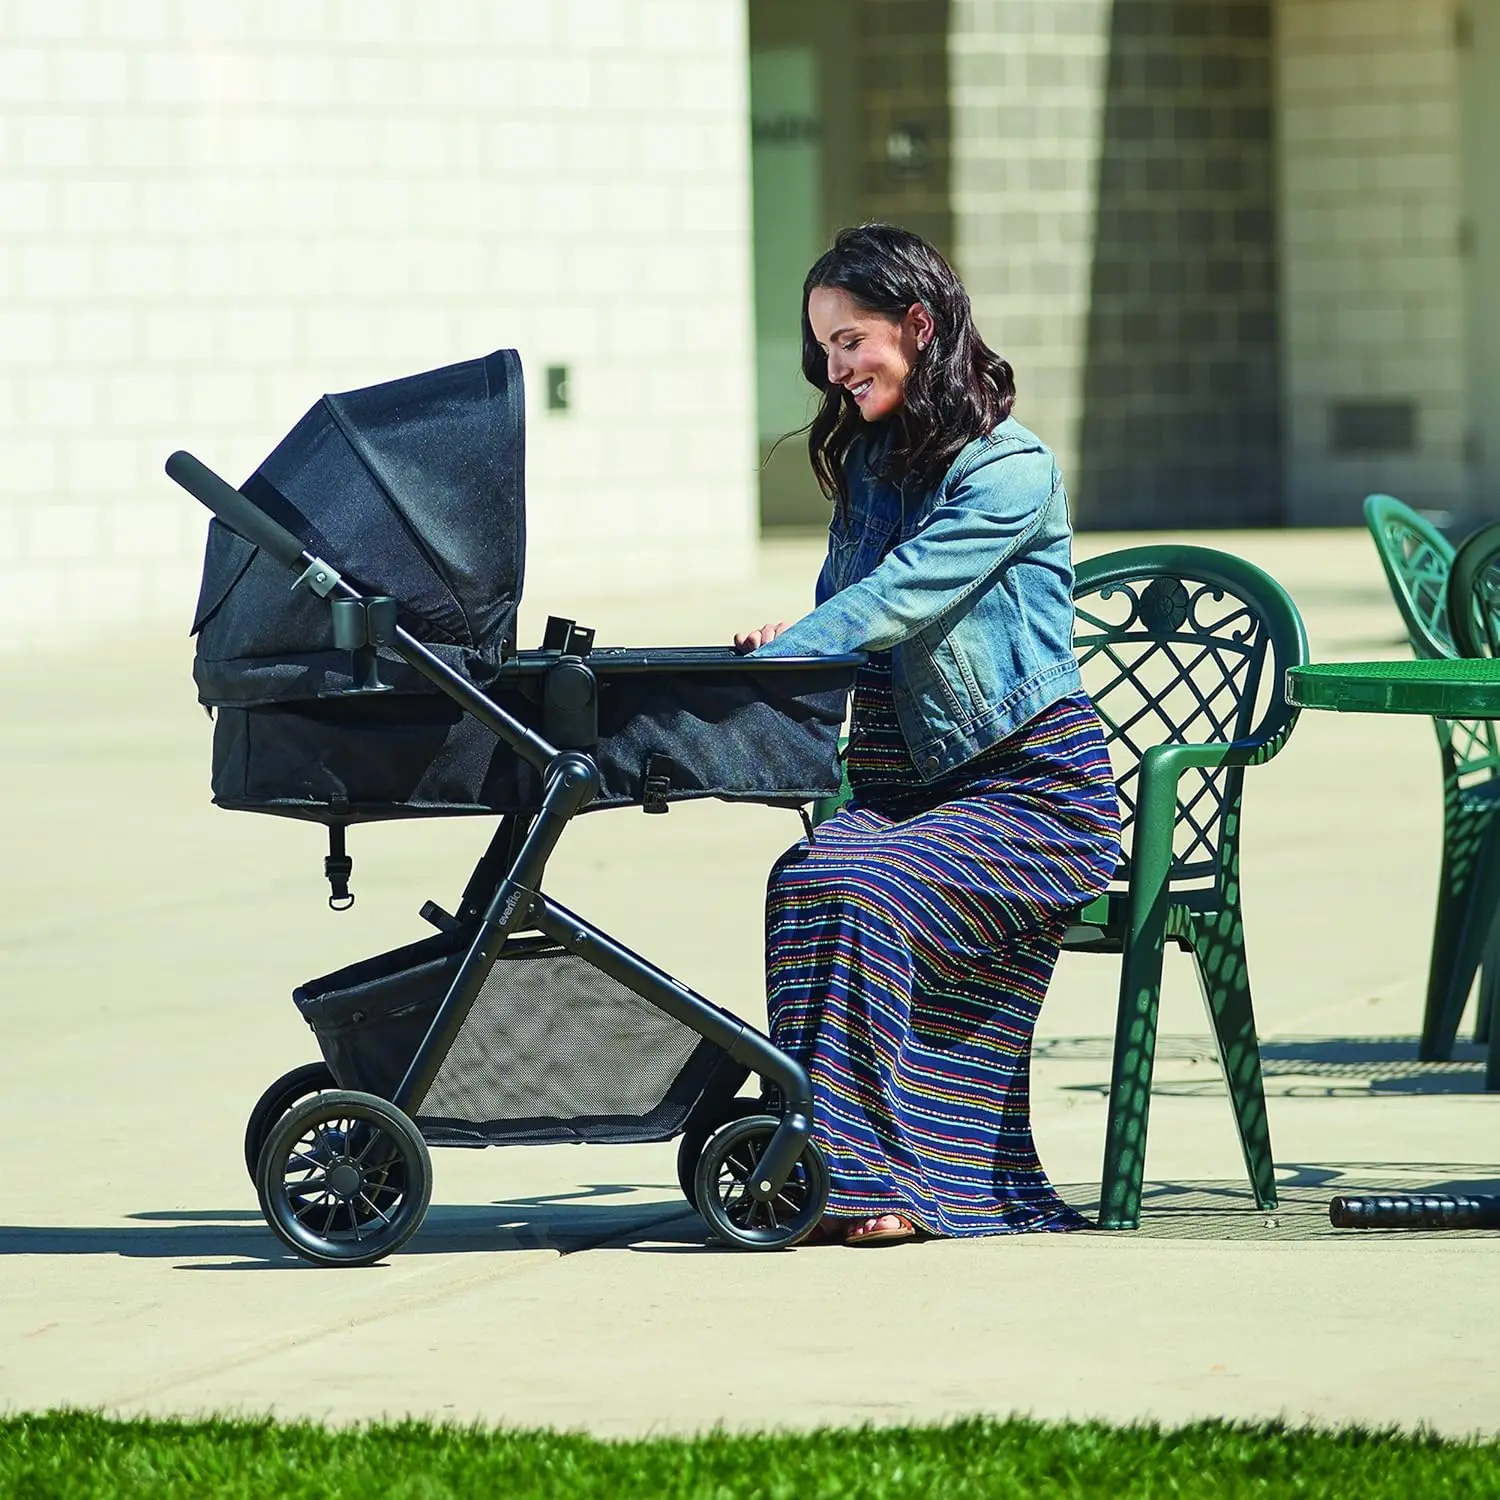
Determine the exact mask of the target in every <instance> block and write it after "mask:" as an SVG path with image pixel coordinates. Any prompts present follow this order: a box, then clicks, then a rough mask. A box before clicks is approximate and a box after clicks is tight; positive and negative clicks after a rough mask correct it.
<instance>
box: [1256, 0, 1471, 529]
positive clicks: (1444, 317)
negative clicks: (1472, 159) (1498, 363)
mask: <svg viewBox="0 0 1500 1500" xmlns="http://www.w3.org/2000/svg"><path fill="white" fill-rule="evenodd" d="M1276 25H1277V33H1278V44H1277V75H1278V76H1277V84H1278V96H1279V103H1280V109H1279V116H1278V125H1279V132H1280V138H1279V147H1280V156H1281V175H1282V184H1283V187H1282V197H1281V248H1282V266H1283V300H1282V309H1283V328H1284V364H1283V382H1282V390H1283V409H1284V412H1285V424H1284V425H1285V431H1286V435H1287V453H1286V465H1287V470H1286V472H1287V481H1286V483H1287V496H1288V512H1289V516H1288V518H1289V519H1290V520H1292V521H1295V522H1300V523H1309V524H1338V523H1350V522H1355V521H1357V520H1358V519H1359V514H1360V510H1359V507H1360V504H1361V501H1362V499H1363V497H1364V496H1365V494H1367V493H1368V492H1370V491H1372V490H1388V491H1391V492H1393V493H1395V494H1396V495H1399V496H1400V497H1402V498H1403V499H1405V500H1407V501H1408V502H1410V503H1411V504H1414V505H1417V506H1421V507H1425V508H1430V509H1434V510H1439V511H1448V512H1450V513H1455V514H1458V513H1462V512H1463V510H1464V509H1465V504H1466V496H1465V487H1466V476H1465V460H1464V427H1465V358H1464V328H1463V321H1464V315H1463V284H1462V259H1461V233H1460V224H1461V218H1462V205H1461V200H1460V154H1459V105H1458V54H1457V46H1456V30H1457V28H1456V27H1455V14H1454V10H1453V7H1452V6H1450V5H1449V4H1447V3H1443V0H1278V3H1277V7H1276Z"/></svg>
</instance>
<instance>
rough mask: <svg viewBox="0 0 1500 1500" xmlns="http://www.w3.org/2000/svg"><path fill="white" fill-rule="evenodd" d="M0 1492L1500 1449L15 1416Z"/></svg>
mask: <svg viewBox="0 0 1500 1500" xmlns="http://www.w3.org/2000/svg"><path fill="white" fill-rule="evenodd" d="M0 1495H4V1496H6V1497H14V1500H42V1497H48V1500H50V1497H53V1496H66V1497H74V1496H77V1497H86V1496H110V1497H112V1500H113V1497H116V1496H136V1495H139V1496H149V1497H151V1500H175V1497H178V1496H181V1497H184V1500H187V1497H191V1500H207V1497H218V1496H244V1497H247V1500H248V1497H255V1500H262V1497H275V1500H303V1497H305V1500H337V1497H341V1496H350V1497H354V1496H358V1497H359V1500H446V1497H448V1496H476V1497H477V1496H483V1497H486V1500H489V1497H504V1500H532V1497H547V1500H551V1497H554V1496H555V1497H558V1500H563V1497H566V1500H595V1497H598V1500H605V1497H608V1500H617V1497H620V1496H635V1495H639V1496H650V1497H652V1500H678V1497H684V1500H685V1497H689V1496H691V1497H694V1500H700V1497H701V1500H731V1497H740V1496H746V1497H749V1496H755V1497H761V1500H824V1497H827V1500H835V1497H836V1500H845V1497H851V1496H852V1497H855V1500H870V1497H875V1496H885V1495H890V1496H899V1497H902V1500H916V1497H923V1496H937V1497H942V1500H965V1497H969V1496H981V1495H983V1496H1017V1497H1025V1500H1052V1497H1054V1496H1088V1497H1090V1500H1094V1497H1108V1500H1116V1497H1134V1496H1150V1497H1153V1500H1158V1497H1159V1500H1166V1497H1174V1500H1175V1497H1179V1496H1197V1495H1214V1496H1271V1495H1276V1496H1280V1495H1287V1496H1296V1497H1304V1496H1306V1497H1311V1496H1330V1497H1334V1496H1337V1497H1340V1500H1343V1497H1347V1496H1358V1497H1359V1500H1385V1497H1391V1500H1395V1497H1398V1496H1399V1497H1400V1500H1410V1497H1414V1496H1420V1497H1422V1500H1427V1497H1431V1496H1438V1497H1448V1496H1470V1495H1494V1496H1500V1443H1494V1442H1488V1443H1477V1442H1470V1443H1458V1442H1447V1441H1443V1440H1441V1439H1438V1438H1436V1437H1432V1436H1426V1435H1416V1436H1412V1435H1403V1434H1397V1433H1389V1432H1367V1431H1362V1430H1358V1429H1346V1430H1342V1431H1337V1432H1334V1431H1318V1430H1314V1429H1307V1428H1288V1427H1283V1426H1280V1425H1277V1424H1266V1425H1259V1426H1239V1425H1234V1424H1229V1423H1223V1422H1201V1423H1197V1424H1195V1425H1193V1426H1190V1427H1182V1428H1177V1429H1175V1430H1168V1431H1163V1430H1162V1429H1160V1428H1157V1427H1151V1426H1139V1427H1126V1428H1116V1427H1105V1426H1102V1425H1100V1424H1097V1423H1076V1424H1073V1423H1070V1424H1056V1425H1054V1424H1047V1423H1040V1422H1026V1421H1009V1422H989V1421H968V1422H959V1423H956V1424H954V1425H952V1426H947V1427H908V1428H884V1429H869V1428H866V1429H860V1430H855V1431H842V1432H841V1431H827V1430H825V1431H822V1432H814V1433H808V1434H802V1435H772V1436H750V1437H731V1436H727V1435H722V1434H715V1435H712V1436H708V1437H701V1438H694V1439H690V1440H686V1441H677V1440H672V1439H665V1438H663V1439H653V1440H649V1441H641V1442H620V1443H606V1442H598V1441H596V1440H594V1439H591V1438H587V1437H581V1436H575V1435H570V1434H562V1433H551V1432H505V1431H488V1430H481V1429H473V1428H460V1427H434V1426H430V1425H428V1424H425V1423H419V1422H402V1423H394V1424H389V1425H372V1426H366V1427H356V1428H346V1429H342V1430H333V1429H328V1428H323V1427H317V1426H312V1425H307V1424H278V1423H275V1422H270V1421H264V1422H229V1421H203V1422H167V1421H136V1422H118V1421H110V1420H107V1419H105V1418H103V1417H100V1416H96V1415H93V1414H91V1413H87V1412H52V1413H48V1414H46V1415H44V1416H20V1417H9V1418H5V1419H0Z"/></svg>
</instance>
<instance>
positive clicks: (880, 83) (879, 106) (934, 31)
mask: <svg viewBox="0 0 1500 1500" xmlns="http://www.w3.org/2000/svg"><path fill="white" fill-rule="evenodd" d="M747 3H748V8H749V21H750V114H751V164H752V177H753V181H752V189H753V220H752V222H753V250H754V275H755V373H756V411H757V417H756V425H757V432H758V437H759V446H760V452H759V458H760V465H761V468H760V515H761V525H762V526H763V527H788V526H792V527H797V526H824V525H826V524H827V521H828V502H827V501H826V500H825V499H824V498H823V496H822V495H821V494H820V493H819V491H818V487H817V485H816V484H815V483H814V482H813V479H812V475H811V473H810V471H809V469H808V463H807V449H806V445H805V443H804V441H803V440H802V439H801V438H800V437H798V436H792V437H789V438H787V440H786V441H785V442H781V443H780V444H779V446H778V440H779V439H781V438H783V437H786V435H787V434H788V433H795V432H796V429H797V428H799V427H801V426H803V425H804V424H805V423H806V422H807V421H808V419H809V418H810V417H811V415H812V411H813V404H812V403H813V402H814V399H815V398H814V393H813V391H812V388H811V387H810V386H808V385H807V383H806V382H805V381H804V380H803V378H802V372H801V326H800V325H801V309H802V282H803V278H804V277H805V276H806V274H807V270H808V267H809V266H811V265H812V263H813V261H814V260H816V259H817V257H818V256H819V255H820V254H821V253H822V252H823V250H825V249H826V248H827V247H828V245H829V244H830V243H831V242H832V240H833V237H834V235H835V234H837V232H838V231H839V230H840V229H841V228H843V227H844V226H845V225H848V224H858V223H862V222H865V221H868V220H872V219H883V220H889V221H891V222H893V223H897V224H901V225H904V226H905V227H906V228H908V229H912V230H914V231H915V232H916V233H918V234H921V235H925V236H926V237H927V238H928V239H931V240H932V241H933V242H934V243H935V244H937V245H938V246H939V248H941V249H943V250H945V251H946V250H947V248H948V246H949V243H950V242H951V239H952V213H951V208H950V204H949V192H948V179H949V173H948V68H947V45H948V36H947V32H948V0H747Z"/></svg>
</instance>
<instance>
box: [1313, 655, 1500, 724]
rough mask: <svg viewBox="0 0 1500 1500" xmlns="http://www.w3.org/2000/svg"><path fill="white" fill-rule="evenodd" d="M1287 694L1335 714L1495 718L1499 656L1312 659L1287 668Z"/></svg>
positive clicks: (1499, 705)
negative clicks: (1327, 660) (1404, 659)
mask: <svg viewBox="0 0 1500 1500" xmlns="http://www.w3.org/2000/svg"><path fill="white" fill-rule="evenodd" d="M1286 696H1287V702H1289V703H1290V704H1292V705H1293V707H1295V708H1313V709H1330V710H1332V711H1334V712H1337V713H1364V714H1371V713H1373V714H1424V715H1426V716H1428V717H1429V718H1438V719H1492V718H1500V661H1490V660H1483V661H1478V660H1472V659H1468V658H1462V659H1460V658H1454V659H1445V660H1441V661H1345V662H1315V663H1312V664H1311V665H1309V666H1305V667H1289V668H1288V669H1287V674H1286Z"/></svg>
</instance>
